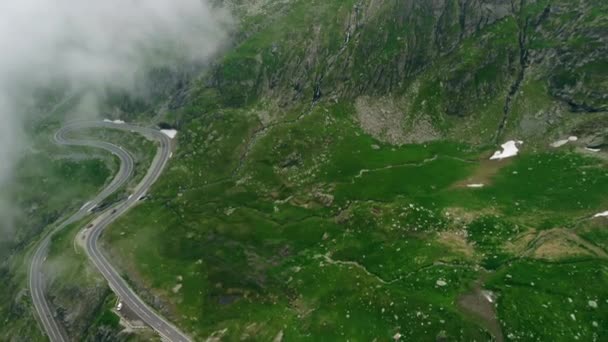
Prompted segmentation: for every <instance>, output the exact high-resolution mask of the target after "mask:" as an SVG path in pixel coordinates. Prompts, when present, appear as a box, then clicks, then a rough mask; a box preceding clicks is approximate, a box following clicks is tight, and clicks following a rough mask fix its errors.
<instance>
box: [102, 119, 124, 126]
mask: <svg viewBox="0 0 608 342" xmlns="http://www.w3.org/2000/svg"><path fill="white" fill-rule="evenodd" d="M103 122H109V123H113V124H118V125H122V124H124V123H125V122H124V121H123V120H110V119H103Z"/></svg>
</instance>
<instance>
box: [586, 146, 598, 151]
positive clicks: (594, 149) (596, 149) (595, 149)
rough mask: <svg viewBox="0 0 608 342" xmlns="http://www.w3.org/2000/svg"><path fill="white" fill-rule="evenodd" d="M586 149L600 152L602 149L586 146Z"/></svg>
mask: <svg viewBox="0 0 608 342" xmlns="http://www.w3.org/2000/svg"><path fill="white" fill-rule="evenodd" d="M585 150H587V151H589V152H599V151H601V150H600V149H599V148H591V147H585Z"/></svg>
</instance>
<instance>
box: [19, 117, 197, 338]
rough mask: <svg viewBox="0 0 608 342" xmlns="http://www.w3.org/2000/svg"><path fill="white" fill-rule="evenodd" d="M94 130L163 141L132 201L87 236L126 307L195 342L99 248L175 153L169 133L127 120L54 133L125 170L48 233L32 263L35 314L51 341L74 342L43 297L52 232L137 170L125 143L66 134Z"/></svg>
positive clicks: (168, 333)
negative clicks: (140, 293)
mask: <svg viewBox="0 0 608 342" xmlns="http://www.w3.org/2000/svg"><path fill="white" fill-rule="evenodd" d="M89 128H111V129H119V130H124V131H130V132H133V133H138V134H141V135H143V136H145V137H147V138H149V139H153V140H156V141H157V142H158V143H159V145H158V151H157V153H156V156H155V157H154V159H153V161H152V164H151V165H150V168H149V169H148V172H147V173H146V175H145V177H144V178H143V179H142V180H141V181H140V183H139V184H138V185H137V187H136V188H135V191H134V192H133V194H132V196H130V197H129V198H128V199H127V200H125V201H123V202H121V203H119V204H117V205H115V206H113V207H111V208H109V209H108V210H105V211H104V212H102V213H101V214H100V215H99V216H98V217H97V218H95V220H94V221H93V227H92V228H90V232H88V234H86V241H85V250H86V253H87V255H88V257H89V259H90V260H91V262H92V263H93V264H94V265H95V267H97V269H98V270H99V271H100V272H101V274H102V275H103V276H104V278H105V279H106V280H107V281H108V284H109V285H110V288H111V289H112V290H113V291H114V292H115V293H116V295H117V296H118V297H119V298H120V300H121V301H122V302H123V303H124V304H125V305H127V306H128V307H129V308H130V309H131V310H132V311H133V312H134V313H136V314H137V315H138V316H139V317H140V319H141V320H142V321H144V322H145V323H147V324H148V325H149V326H150V327H152V329H154V330H155V331H156V332H157V333H158V334H159V335H160V336H161V337H162V338H163V339H165V340H167V341H175V342H186V341H190V338H189V337H188V336H187V335H185V334H184V333H182V332H181V331H180V330H179V329H178V328H177V327H175V326H174V325H172V324H171V323H170V322H169V321H167V320H166V319H164V318H163V317H162V316H161V315H160V314H158V313H157V312H156V311H154V310H153V309H152V308H150V307H149V306H148V305H147V304H146V303H145V302H144V301H143V300H142V299H141V298H140V297H139V296H138V295H137V294H136V293H135V292H134V291H133V290H132V289H131V288H130V287H129V285H128V284H127V282H126V281H125V280H124V279H123V278H121V276H120V274H119V273H118V272H117V271H116V269H114V267H113V266H112V264H110V262H109V261H108V260H107V258H106V257H105V256H104V254H103V253H102V251H101V250H100V248H99V246H98V241H99V237H100V236H101V234H102V232H103V230H104V229H105V228H106V227H107V226H108V225H109V224H111V223H112V222H113V221H115V220H116V219H117V218H118V217H119V216H121V215H123V214H124V213H125V212H127V211H128V210H129V209H131V208H132V207H133V206H135V205H136V204H137V203H138V202H139V199H140V197H142V196H144V195H145V194H146V192H147V191H148V189H149V188H150V186H152V184H154V182H155V181H156V180H157V179H158V177H159V176H160V174H161V173H162V171H163V169H164V168H165V165H166V164H167V162H168V160H169V158H170V157H171V146H172V145H171V139H170V138H169V137H168V136H167V135H165V134H163V133H162V132H160V131H158V130H155V129H152V128H145V127H139V126H135V125H130V124H125V123H113V122H105V121H104V122H100V121H78V122H74V123H71V124H68V125H66V126H64V127H63V128H61V129H60V130H59V131H58V132H57V133H56V134H55V142H56V143H57V144H60V145H73V146H88V147H94V148H100V149H104V150H107V151H109V152H111V153H113V154H115V155H116V156H117V157H118V158H119V159H120V162H121V163H120V169H119V171H118V173H117V174H116V176H115V177H114V179H113V180H112V182H111V183H110V185H108V186H107V187H106V188H105V189H104V190H103V191H102V192H101V193H99V194H98V195H97V196H96V197H95V198H94V199H93V200H91V201H90V202H88V203H87V204H86V205H84V206H83V207H82V208H81V209H80V210H79V211H78V212H77V213H75V214H74V215H73V216H71V217H70V218H68V219H67V220H66V221H64V222H62V223H61V224H60V225H58V226H57V227H56V228H55V229H53V230H52V231H51V232H50V233H49V234H48V235H47V236H45V237H44V239H43V240H42V241H41V242H40V244H39V246H38V247H37V249H36V251H35V253H34V255H33V257H32V261H31V264H30V271H29V286H30V292H31V294H32V300H33V303H34V306H35V308H36V312H37V313H38V316H39V318H40V322H41V323H42V325H43V328H44V330H45V332H46V333H47V335H48V337H49V339H50V340H51V341H53V342H55V341H61V342H63V341H68V340H69V339H68V337H67V334H66V333H65V330H64V329H63V328H62V326H61V324H59V323H58V322H57V320H56V317H55V315H54V314H53V311H52V310H51V309H50V306H49V304H48V302H47V300H46V298H45V297H44V290H45V279H44V274H43V272H42V264H43V263H44V261H45V260H46V256H47V254H48V249H49V245H50V242H51V238H52V235H53V234H55V233H56V232H58V231H59V230H61V229H63V228H65V227H66V226H68V225H69V224H71V223H74V222H77V221H79V220H81V219H83V218H85V217H86V216H87V215H88V214H89V213H90V212H91V210H92V209H94V208H95V207H96V206H98V205H99V203H101V202H102V201H103V200H104V199H105V198H106V197H108V196H109V195H110V194H112V193H113V192H115V191H116V190H117V189H118V188H120V187H121V186H122V185H124V184H125V182H126V181H127V180H128V179H129V178H130V177H131V176H132V174H133V165H134V163H133V158H132V157H131V155H130V154H129V153H128V152H126V151H125V150H123V149H122V148H121V147H119V146H116V145H113V144H110V143H107V142H100V141H89V140H72V139H69V138H66V134H67V133H69V132H71V131H76V130H82V129H89Z"/></svg>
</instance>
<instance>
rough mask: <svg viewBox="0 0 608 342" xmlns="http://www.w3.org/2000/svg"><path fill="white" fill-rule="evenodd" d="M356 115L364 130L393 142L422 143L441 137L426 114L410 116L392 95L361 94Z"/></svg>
mask: <svg viewBox="0 0 608 342" xmlns="http://www.w3.org/2000/svg"><path fill="white" fill-rule="evenodd" d="M355 107H356V110H357V117H358V119H359V123H360V125H361V128H362V129H363V131H365V133H367V134H369V135H371V136H373V137H374V138H376V139H378V140H380V141H383V142H386V143H389V144H393V145H403V144H407V143H423V142H427V141H431V140H436V139H438V138H439V137H440V136H441V135H440V133H439V132H437V130H436V129H435V128H434V127H433V124H432V123H431V121H429V119H428V118H426V117H419V118H409V120H410V121H411V122H410V123H409V124H408V125H407V127H406V124H405V119H406V115H407V114H406V113H405V112H404V111H403V110H402V109H400V108H399V107H398V106H397V104H396V103H395V101H394V100H393V99H391V98H386V97H385V98H380V99H371V98H369V97H367V96H362V97H359V98H358V99H357V100H356V102H355Z"/></svg>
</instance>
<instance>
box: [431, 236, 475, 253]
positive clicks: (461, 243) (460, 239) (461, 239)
mask: <svg viewBox="0 0 608 342" xmlns="http://www.w3.org/2000/svg"><path fill="white" fill-rule="evenodd" d="M437 241H439V243H441V244H443V245H444V246H446V247H448V248H449V249H450V250H452V251H454V252H455V253H458V254H461V255H463V256H465V257H467V258H470V259H473V258H475V248H474V247H473V245H471V244H470V243H469V242H468V241H467V237H466V230H462V231H456V230H450V231H442V232H440V233H439V234H437Z"/></svg>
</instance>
